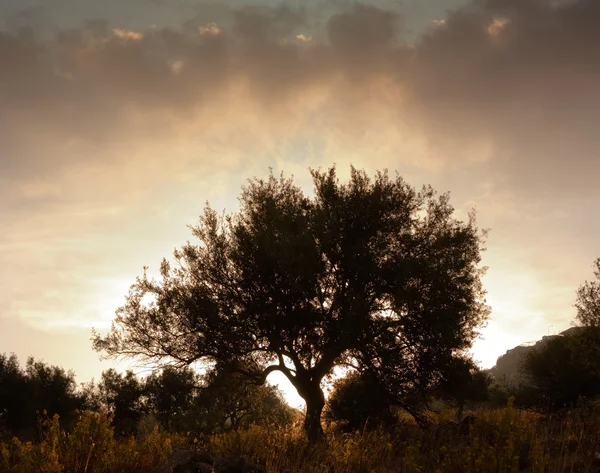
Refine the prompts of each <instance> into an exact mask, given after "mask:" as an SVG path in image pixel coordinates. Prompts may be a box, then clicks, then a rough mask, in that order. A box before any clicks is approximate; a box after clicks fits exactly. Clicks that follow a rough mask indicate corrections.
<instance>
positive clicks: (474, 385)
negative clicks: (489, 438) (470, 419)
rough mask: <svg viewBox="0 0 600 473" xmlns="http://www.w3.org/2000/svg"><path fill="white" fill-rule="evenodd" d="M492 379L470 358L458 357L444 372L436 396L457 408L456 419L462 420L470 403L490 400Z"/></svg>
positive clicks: (435, 390) (435, 392)
mask: <svg viewBox="0 0 600 473" xmlns="http://www.w3.org/2000/svg"><path fill="white" fill-rule="evenodd" d="M490 383H491V378H490V377H489V376H488V375H487V374H486V373H485V372H483V371H481V370H480V369H479V368H478V367H477V365H476V364H475V363H474V362H473V361H472V360H471V359H470V358H468V357H464V358H459V357H456V358H454V359H452V360H451V362H450V363H449V365H448V366H447V367H446V369H445V370H444V371H443V372H442V376H441V379H440V381H439V384H438V385H437V386H436V388H435V389H434V394H435V395H436V396H438V397H440V398H441V399H443V400H445V401H448V402H450V403H451V404H453V405H454V406H456V409H457V412H456V417H457V419H458V420H460V419H461V418H462V414H463V411H464V408H465V405H466V404H467V403H468V402H483V401H486V400H487V399H488V388H489V385H490Z"/></svg>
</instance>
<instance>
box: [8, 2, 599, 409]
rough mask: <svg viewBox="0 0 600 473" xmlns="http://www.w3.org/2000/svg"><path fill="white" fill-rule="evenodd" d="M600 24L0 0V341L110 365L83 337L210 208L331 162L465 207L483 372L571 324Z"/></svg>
mask: <svg viewBox="0 0 600 473" xmlns="http://www.w3.org/2000/svg"><path fill="white" fill-rule="evenodd" d="M598 20H600V4H599V3H597V2H596V3H594V2H593V1H592V0H576V1H568V2H567V1H558V2H557V1H551V0H545V1H533V0H526V1H523V2H520V3H519V2H514V1H513V0H493V1H492V0H485V1H473V2H468V1H462V0H461V1H459V0H452V1H450V0H432V1H431V2H428V4H427V5H423V2H418V1H416V0H410V1H406V2H396V1H392V0H377V1H373V2H369V3H366V4H360V3H354V2H337V1H333V0H332V1H324V2H321V1H309V2H303V3H300V2H298V1H288V2H275V1H270V0H262V1H256V2H249V1H246V0H227V1H224V2H213V1H204V0H202V1H192V0H181V1H180V2H178V3H177V5H173V4H170V3H169V2H162V1H157V0H127V1H114V2H108V3H105V4H103V6H102V8H100V7H98V5H97V4H96V3H94V2H92V1H91V0H85V1H82V2H78V5H77V7H76V8H73V6H72V5H70V2H69V1H68V0H50V1H45V2H44V1H42V0H27V1H23V0H6V1H5V2H3V3H2V5H0V71H2V72H0V104H2V106H0V124H1V125H2V126H1V127H0V193H1V194H0V195H1V196H2V199H1V200H0V227H2V228H3V229H4V232H3V233H2V235H0V265H1V267H2V270H1V271H0V353H13V352H14V353H15V354H17V356H18V357H19V360H20V361H21V362H22V363H24V362H25V360H26V358H27V357H28V356H34V357H35V358H36V359H43V360H44V361H45V362H47V363H50V364H53V365H58V366H61V367H63V368H65V369H73V370H74V372H75V373H76V375H77V378H78V379H77V380H78V382H81V381H87V380H89V379H91V378H92V377H95V378H96V379H97V378H98V377H99V375H100V373H101V371H102V370H104V369H108V368H110V367H117V368H118V369H120V370H124V369H125V368H126V367H127V366H129V365H127V364H126V365H118V364H115V363H114V362H100V361H99V360H98V355H97V354H96V352H94V351H93V350H92V346H91V342H90V340H89V339H90V336H91V329H92V327H94V328H96V329H99V330H100V331H101V332H102V333H105V332H106V330H107V329H108V328H109V327H110V323H111V320H112V318H113V315H114V311H115V309H116V308H118V307H119V306H120V305H121V304H122V303H123V301H124V297H125V295H126V294H127V291H128V288H129V286H130V285H131V284H132V283H133V282H134V280H135V277H137V276H139V275H141V274H142V268H143V267H144V266H148V267H149V268H150V269H149V274H150V275H155V274H157V270H158V267H159V264H160V260H161V258H163V257H166V258H170V256H171V254H172V250H173V248H177V247H180V246H181V245H182V244H184V243H185V242H186V240H188V239H190V238H191V234H190V232H189V230H188V228H187V227H186V225H193V224H195V223H196V221H197V218H198V215H200V213H201V211H202V208H203V206H204V202H205V201H210V203H211V205H212V206H213V207H214V208H215V209H217V210H219V211H220V210H221V209H227V211H228V212H231V211H235V210H236V209H237V197H238V195H239V192H240V188H241V186H242V185H243V184H244V182H245V181H246V180H247V179H248V178H251V177H253V176H256V177H259V178H261V177H265V176H266V175H267V173H268V170H269V168H271V169H273V172H274V173H276V174H278V173H280V172H283V173H284V174H285V175H286V176H291V175H293V176H294V178H295V182H296V183H298V184H299V185H300V186H302V187H303V189H305V191H306V192H307V193H309V192H311V181H310V175H309V172H308V169H309V168H326V167H327V166H330V165H332V164H334V163H336V165H337V169H338V172H339V174H340V179H342V180H343V179H345V178H346V177H347V175H348V172H349V169H350V165H351V164H353V165H354V166H355V167H357V168H359V169H365V170H366V171H367V172H368V173H369V174H372V173H373V172H374V171H375V170H382V169H384V168H385V169H389V172H390V173H391V174H393V173H395V172H398V173H399V174H400V175H402V176H403V177H404V178H405V179H406V181H407V182H408V183H409V184H410V185H412V186H414V187H416V188H419V187H420V186H422V185H428V184H430V185H432V186H433V188H434V189H436V190H437V191H438V192H440V193H442V192H446V191H449V192H450V194H451V200H450V202H451V203H452V204H453V205H454V206H455V208H456V215H457V216H458V217H459V218H461V219H465V218H466V216H467V214H468V212H469V211H470V210H471V209H472V208H476V209H477V218H478V223H479V227H480V228H489V229H490V230H491V232H490V234H489V236H488V238H487V244H486V247H487V251H485V252H484V254H483V264H484V265H485V266H488V267H489V269H488V272H487V274H486V275H485V276H484V278H483V282H484V287H485V288H486V290H487V291H488V294H487V300H488V304H489V305H490V306H491V308H492V313H491V317H490V320H489V322H488V324H487V326H486V327H485V328H483V329H482V339H479V340H477V341H476V342H475V344H474V346H473V350H472V353H473V356H474V359H475V360H476V361H477V362H479V364H480V366H481V367H483V368H490V367H491V366H492V365H493V364H494V363H495V362H496V360H497V358H498V357H499V356H501V355H503V354H504V353H505V352H506V351H507V350H509V349H511V348H514V347H516V346H518V345H520V344H522V343H525V342H528V341H533V340H537V339H541V338H542V336H544V335H546V334H548V333H549V331H550V330H551V331H553V332H555V333H559V332H562V331H564V330H565V329H567V328H569V327H570V324H571V322H572V321H573V319H574V316H575V308H574V306H573V304H574V302H575V291H576V289H577V287H578V286H579V285H580V284H582V283H583V282H584V281H585V280H589V279H590V278H591V277H592V263H593V261H594V260H595V259H596V258H597V257H598V256H600V248H599V247H598V243H597V242H598V237H599V236H600V221H599V220H598V219H597V218H594V215H595V214H596V213H597V210H596V209H597V207H598V203H600V188H599V187H598V186H597V180H598V177H600V160H599V158H598V150H600V137H599V136H598V134H597V133H596V132H595V129H594V126H593V125H594V124H595V123H598V122H599V121H600V91H599V90H598V87H597V79H598V76H600V59H599V58H598V55H597V50H598V48H599V47H600V30H598V28H597V26H596V25H597V22H598ZM269 379H270V380H272V378H269ZM276 382H277V383H281V381H276ZM280 385H281V384H280ZM284 389H285V388H284ZM288 391H289V388H288ZM291 396H292V395H291V394H286V398H287V399H288V400H290V399H293V398H292V397H291ZM289 402H290V403H291V402H295V401H293V400H292V401H289Z"/></svg>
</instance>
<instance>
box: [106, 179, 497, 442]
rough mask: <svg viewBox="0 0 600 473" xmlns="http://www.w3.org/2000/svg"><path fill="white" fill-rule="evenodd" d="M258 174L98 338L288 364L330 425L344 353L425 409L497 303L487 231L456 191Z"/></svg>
mask: <svg viewBox="0 0 600 473" xmlns="http://www.w3.org/2000/svg"><path fill="white" fill-rule="evenodd" d="M312 176H313V181H314V186H315V193H314V197H313V198H309V197H306V196H305V195H304V194H303V192H302V190H301V189H300V188H299V187H298V186H296V185H294V183H293V181H292V180H291V179H284V178H283V177H282V178H280V179H277V178H275V177H274V176H273V175H271V176H270V177H269V179H267V180H266V181H265V180H260V179H254V180H251V181H250V182H249V184H248V185H247V186H246V188H245V189H244V190H243V192H242V195H241V197H240V208H241V209H240V211H239V212H238V213H235V214H231V215H223V216H220V215H218V214H217V213H216V212H215V211H214V210H213V209H211V208H210V207H207V208H206V210H205V212H204V215H203V216H202V218H201V219H200V223H199V224H198V226H196V227H193V228H192V232H193V235H194V236H195V237H196V238H197V239H198V242H197V243H196V244H192V243H188V244H187V245H185V246H184V247H183V248H182V249H181V250H178V251H176V252H175V254H174V256H175V262H176V265H175V266H171V264H169V263H168V262H167V261H166V260H164V261H163V263H162V265H161V275H162V280H160V281H155V280H150V279H148V278H147V277H146V275H144V276H143V277H141V278H138V280H137V281H136V283H135V284H134V285H133V286H132V287H131V290H130V293H129V296H128V298H127V303H126V304H125V306H123V307H122V308H120V309H119V310H118V311H117V315H116V318H115V321H114V324H113V328H112V330H111V332H110V333H109V334H108V335H107V336H106V337H105V338H102V337H100V336H96V337H95V340H94V346H95V348H96V349H97V350H99V351H101V352H104V353H106V354H108V355H109V356H120V355H126V356H136V357H138V358H141V359H145V360H148V361H152V362H155V363H162V364H165V363H167V364H168V363H174V364H176V365H189V364H191V363H194V362H203V363H209V364H210V363H212V364H215V365H216V366H217V369H226V370H237V371H238V372H239V373H242V374H244V375H245V376H247V377H249V378H251V379H254V380H255V381H256V382H257V383H258V384H262V383H263V382H264V381H265V379H266V377H267V376H268V375H269V374H270V373H272V372H273V371H280V372H282V373H283V374H284V375H285V376H286V377H287V378H288V379H289V380H290V382H291V384H292V385H293V386H294V387H295V388H296V390H297V391H298V394H299V395H300V396H301V397H302V398H303V399H304V400H305V401H306V417H305V423H304V428H305V431H306V434H307V435H308V438H309V439H310V440H311V441H313V442H314V441H316V440H317V439H318V438H320V437H321V435H322V432H323V431H322V426H321V414H322V411H323V408H324V406H325V396H324V394H323V390H322V388H321V384H322V381H323V379H324V378H325V377H326V376H328V375H330V374H331V373H332V371H333V369H334V367H336V366H344V365H346V366H353V367H355V368H358V369H359V370H361V371H369V372H371V373H372V375H373V376H375V377H377V379H378V380H379V382H380V384H381V387H382V389H385V390H386V392H387V396H388V397H390V398H391V399H393V400H394V404H395V405H397V406H400V407H402V408H403V409H406V410H407V411H408V412H410V413H411V414H412V415H413V416H415V418H416V419H418V420H420V421H425V419H426V416H425V415H424V413H423V412H424V410H425V398H426V393H427V392H428V391H429V390H430V389H431V388H432V387H433V386H434V385H435V384H436V383H437V382H438V380H439V379H440V377H442V376H443V373H444V372H445V371H446V370H447V369H448V367H449V366H452V364H453V360H454V358H456V357H460V356H464V352H465V351H466V350H467V349H468V348H469V347H470V346H471V342H472V341H473V339H474V337H475V336H476V334H477V329H478V327H479V326H480V325H481V324H482V323H483V322H484V321H485V319H486V318H487V316H488V313H489V308H488V307H487V306H486V305H485V300H484V291H483V289H482V286H481V275H482V272H483V268H481V267H480V265H479V263H480V254H481V251H482V244H483V240H482V239H483V235H482V233H481V232H480V231H479V230H478V228H477V226H476V223H475V219H474V216H473V215H471V216H470V217H469V219H468V220H467V221H466V222H462V221H460V220H457V219H456V218H455V217H454V209H453V208H452V206H451V205H450V203H449V196H448V195H447V194H443V195H437V194H436V193H435V192H434V190H433V189H431V188H424V189H422V190H421V191H416V190H415V189H414V188H412V187H411V186H410V185H408V184H407V183H406V182H404V181H403V180H402V178H400V177H396V178H395V179H392V178H390V177H389V176H388V174H387V173H378V174H377V175H376V176H375V177H374V178H373V179H371V178H369V177H368V176H367V175H366V173H364V172H362V171H357V170H355V169H352V173H351V179H350V181H349V182H347V183H340V182H339V180H338V179H337V177H336V172H335V169H334V168H332V169H330V170H329V171H328V172H324V173H320V172H318V171H313V172H312Z"/></svg>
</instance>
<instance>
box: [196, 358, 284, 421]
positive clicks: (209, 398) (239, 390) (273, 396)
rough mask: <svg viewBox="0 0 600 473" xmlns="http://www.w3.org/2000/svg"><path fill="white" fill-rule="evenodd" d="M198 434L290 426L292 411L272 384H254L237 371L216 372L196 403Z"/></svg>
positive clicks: (208, 379)
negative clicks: (199, 432) (251, 426)
mask: <svg viewBox="0 0 600 473" xmlns="http://www.w3.org/2000/svg"><path fill="white" fill-rule="evenodd" d="M194 414H195V417H196V419H199V420H200V422H199V424H200V425H198V424H197V425H196V426H195V430H196V431H204V432H209V433H213V432H224V431H227V430H230V429H231V430H234V431H236V430H238V429H240V428H242V427H244V428H247V427H248V426H249V425H252V424H254V425H263V426H266V425H277V426H279V427H286V426H289V425H290V424H291V422H292V409H291V408H290V407H289V406H288V405H287V404H286V402H285V401H284V399H283V397H282V395H281V392H280V391H279V390H278V389H277V388H276V387H275V386H271V385H258V384H256V383H252V382H251V381H249V380H248V378H246V377H245V376H243V375H241V374H240V373H237V372H228V371H218V370H213V371H210V372H209V373H207V374H206V375H205V377H204V382H203V387H202V388H201V389H200V392H199V394H198V397H197V398H196V401H195V412H194Z"/></svg>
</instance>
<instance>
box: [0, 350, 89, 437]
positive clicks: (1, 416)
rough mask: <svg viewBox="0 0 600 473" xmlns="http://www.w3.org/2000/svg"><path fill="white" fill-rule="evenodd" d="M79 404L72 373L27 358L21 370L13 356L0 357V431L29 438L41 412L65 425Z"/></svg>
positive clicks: (34, 430) (82, 397) (82, 398)
mask: <svg viewBox="0 0 600 473" xmlns="http://www.w3.org/2000/svg"><path fill="white" fill-rule="evenodd" d="M83 404H84V395H83V394H82V393H80V392H78V390H77V384H76V382H75V375H74V374H73V372H70V371H69V372H66V371H65V370H64V369H62V368H60V367H58V366H51V365H47V364H45V363H43V362H42V361H36V360H34V359H33V358H31V357H30V358H29V359H28V360H27V363H26V365H25V369H22V368H21V366H20V365H19V361H18V360H17V357H16V356H15V355H11V356H10V357H7V356H6V355H0V431H1V430H6V431H8V432H10V433H11V434H12V435H19V436H20V437H25V438H33V437H34V436H35V434H36V433H37V426H38V420H39V417H40V416H43V415H44V412H45V413H46V415H48V416H50V417H51V416H53V415H54V414H58V415H59V416H60V417H61V420H62V422H63V425H66V426H69V425H70V424H71V422H72V421H74V419H75V414H76V411H77V410H78V409H80V408H81V407H83Z"/></svg>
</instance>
